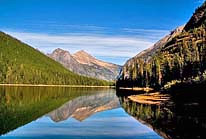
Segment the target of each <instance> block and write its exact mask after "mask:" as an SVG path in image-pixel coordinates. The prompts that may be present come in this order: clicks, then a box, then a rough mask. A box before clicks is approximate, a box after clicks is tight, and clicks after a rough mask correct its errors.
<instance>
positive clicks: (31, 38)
mask: <svg viewBox="0 0 206 139" xmlns="http://www.w3.org/2000/svg"><path fill="white" fill-rule="evenodd" d="M5 32H7V33H8V34H10V35H12V36H14V37H16V38H17V39H19V40H21V41H23V42H25V43H28V44H30V45H31V46H33V47H35V48H38V49H39V50H41V51H43V52H45V53H50V52H51V51H53V50H54V49H56V48H62V49H65V50H68V51H70V52H71V53H74V52H76V51H78V50H82V49H83V50H86V51H87V52H89V53H91V54H92V55H94V56H107V57H109V56H110V57H132V56H134V55H136V54H137V53H138V52H140V51H142V50H144V49H146V48H148V47H150V46H152V45H153V42H152V41H149V40H147V39H144V38H137V37H129V36H109V35H96V34H82V35H80V34H63V35H50V34H38V33H25V32H14V31H5Z"/></svg>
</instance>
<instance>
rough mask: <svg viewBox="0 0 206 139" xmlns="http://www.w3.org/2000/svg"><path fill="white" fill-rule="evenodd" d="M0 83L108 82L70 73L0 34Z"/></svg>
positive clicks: (52, 61)
mask: <svg viewBox="0 0 206 139" xmlns="http://www.w3.org/2000/svg"><path fill="white" fill-rule="evenodd" d="M74 65H75V64H74ZM0 83H1V84H56V85H59V84H60V85H62V84H64V85H109V82H106V81H103V80H98V79H94V78H90V77H85V76H80V75H78V74H76V73H73V72H71V71H70V70H68V69H66V68H64V67H63V66H62V65H61V64H59V63H58V62H56V61H54V60H53V59H51V58H49V57H48V56H46V55H44V54H43V53H41V52H40V51H38V50H36V49H34V48H32V47H31V46H29V45H27V44H25V43H23V42H21V41H19V40H17V39H15V38H13V37H11V36H9V35H7V34H5V33H3V32H0Z"/></svg>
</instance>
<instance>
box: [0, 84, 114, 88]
mask: <svg viewBox="0 0 206 139" xmlns="http://www.w3.org/2000/svg"><path fill="white" fill-rule="evenodd" d="M0 86H21V87H88V88H92V87H93V88H115V86H89V85H46V84H0Z"/></svg>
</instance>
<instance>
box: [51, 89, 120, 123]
mask: <svg viewBox="0 0 206 139" xmlns="http://www.w3.org/2000/svg"><path fill="white" fill-rule="evenodd" d="M118 107H120V104H119V99H118V98H117V97H116V95H115V93H98V94H95V95H89V96H80V97H78V98H75V99H73V100H70V101H69V102H67V103H66V104H64V105H63V106H61V107H60V108H58V109H57V110H54V111H52V112H50V113H49V114H48V116H49V117H50V118H51V119H52V120H53V121H55V122H60V121H64V120H67V119H68V118H70V117H73V118H75V119H76V120H79V121H83V120H85V119H86V118H88V117H89V116H91V115H93V114H95V113H97V112H101V111H105V110H111V109H115V108H118Z"/></svg>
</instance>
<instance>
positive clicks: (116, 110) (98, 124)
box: [0, 87, 206, 139]
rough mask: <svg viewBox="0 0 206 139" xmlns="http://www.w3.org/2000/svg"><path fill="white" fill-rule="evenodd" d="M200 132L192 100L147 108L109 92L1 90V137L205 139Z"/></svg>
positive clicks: (204, 120)
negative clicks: (190, 138)
mask: <svg viewBox="0 0 206 139" xmlns="http://www.w3.org/2000/svg"><path fill="white" fill-rule="evenodd" d="M180 102H181V103H180ZM205 129H206V109H205V102H204V101H200V100H197V99H195V101H194V100H193V101H192V100H189V101H188V100H187V101H186V100H184V101H183V100H181V101H178V100H177V99H174V98H171V100H169V101H167V102H166V103H165V104H163V105H151V104H150V105H149V104H140V103H138V102H133V101H131V100H130V99H129V98H128V96H125V93H124V92H123V93H122V92H116V90H114V89H104V88H64V87H0V135H1V136H0V138H6V139H7V138H9V139H10V138H15V139H22V138H23V139H27V138H38V139H47V138H48V139H56V138H58V139H67V138H69V139H71V138H94V139H96V138H102V139H103V138H104V139H105V138H118V139H119V138H121V139H122V138H128V139H132V138H137V139H160V138H188V137H192V138H204V137H205V135H204V132H205V131H206V130H205Z"/></svg>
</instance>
